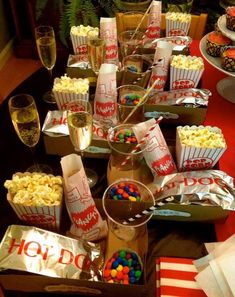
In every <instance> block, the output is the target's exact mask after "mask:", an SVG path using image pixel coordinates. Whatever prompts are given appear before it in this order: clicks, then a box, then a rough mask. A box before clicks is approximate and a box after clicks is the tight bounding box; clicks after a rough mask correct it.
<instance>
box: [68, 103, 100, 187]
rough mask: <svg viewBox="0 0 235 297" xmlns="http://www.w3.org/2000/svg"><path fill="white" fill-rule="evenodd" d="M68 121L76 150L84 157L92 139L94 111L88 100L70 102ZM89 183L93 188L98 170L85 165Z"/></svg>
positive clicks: (71, 138)
mask: <svg viewBox="0 0 235 297" xmlns="http://www.w3.org/2000/svg"><path fill="white" fill-rule="evenodd" d="M66 108H67V123H68V129H69V137H70V140H71V142H72V145H73V147H74V149H75V151H76V152H78V153H79V154H80V155H81V157H83V152H84V150H85V149H86V148H88V147H89V145H90V144H91V140H92V128H93V127H92V126H93V112H92V107H91V104H90V102H89V101H88V100H82V99H78V100H76V101H73V102H70V103H68V105H67V106H66ZM84 169H85V172H86V176H87V180H88V184H89V186H90V188H92V187H93V186H94V185H95V184H96V183H97V180H98V176H97V174H96V172H95V171H94V170H92V169H90V168H86V167H85V166H84Z"/></svg>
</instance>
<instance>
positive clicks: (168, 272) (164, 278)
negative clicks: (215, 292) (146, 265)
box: [156, 257, 206, 297]
mask: <svg viewBox="0 0 235 297" xmlns="http://www.w3.org/2000/svg"><path fill="white" fill-rule="evenodd" d="M196 275H197V269H196V267H195V266H194V265H193V259H186V258H170V257H160V258H158V259H157V260H156V297H170V296H172V297H173V296H178V297H184V296H187V297H188V296H190V297H205V296H206V294H205V293H204V291H203V290H202V289H201V288H200V287H199V285H198V284H197V282H196V281H195V279H194V277H195V276H196Z"/></svg>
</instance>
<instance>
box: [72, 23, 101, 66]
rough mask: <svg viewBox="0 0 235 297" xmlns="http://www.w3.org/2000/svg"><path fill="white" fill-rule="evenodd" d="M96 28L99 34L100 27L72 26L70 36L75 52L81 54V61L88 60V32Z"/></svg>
mask: <svg viewBox="0 0 235 297" xmlns="http://www.w3.org/2000/svg"><path fill="white" fill-rule="evenodd" d="M92 29H95V30H96V31H97V34H99V28H97V27H96V28H94V27H91V26H83V25H79V26H72V27H71V28H70V38H71V41H72V45H73V51H74V54H77V55H78V56H79V60H80V61H88V56H87V33H88V32H89V31H90V30H92Z"/></svg>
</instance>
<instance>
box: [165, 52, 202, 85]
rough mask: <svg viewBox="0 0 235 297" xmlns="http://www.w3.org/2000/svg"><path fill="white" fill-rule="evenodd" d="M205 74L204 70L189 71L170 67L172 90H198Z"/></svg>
mask: <svg viewBox="0 0 235 297" xmlns="http://www.w3.org/2000/svg"><path fill="white" fill-rule="evenodd" d="M192 58H194V57H192ZM203 72H204V68H203V69H187V68H178V67H175V66H172V65H170V90H178V89H189V88H196V87H197V85H198V83H199V81H200V79H201V77H202V74H203Z"/></svg>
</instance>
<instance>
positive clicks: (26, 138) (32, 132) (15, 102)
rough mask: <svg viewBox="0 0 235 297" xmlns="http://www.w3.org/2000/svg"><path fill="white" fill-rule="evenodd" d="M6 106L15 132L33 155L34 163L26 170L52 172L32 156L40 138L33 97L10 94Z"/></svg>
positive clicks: (37, 115)
mask: <svg viewBox="0 0 235 297" xmlns="http://www.w3.org/2000/svg"><path fill="white" fill-rule="evenodd" d="M8 107H9V112H10V116H11V120H12V124H13V126H14V129H15V131H16V134H17V135H18V137H19V139H20V140H21V141H22V142H23V143H24V144H25V145H26V146H28V147H29V148H30V150H31V153H32V155H33V161H34V165H32V166H30V167H29V168H27V171H29V172H47V173H52V169H51V168H50V166H48V165H45V164H38V163H37V162H36V161H35V158H34V151H33V149H34V148H35V146H36V145H37V143H38V141H39V139H40V119H39V114H38V110H37V106H36V103H35V101H34V98H33V97H32V96H31V95H29V94H18V95H15V96H12V97H11V98H10V99H9V102H8Z"/></svg>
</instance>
